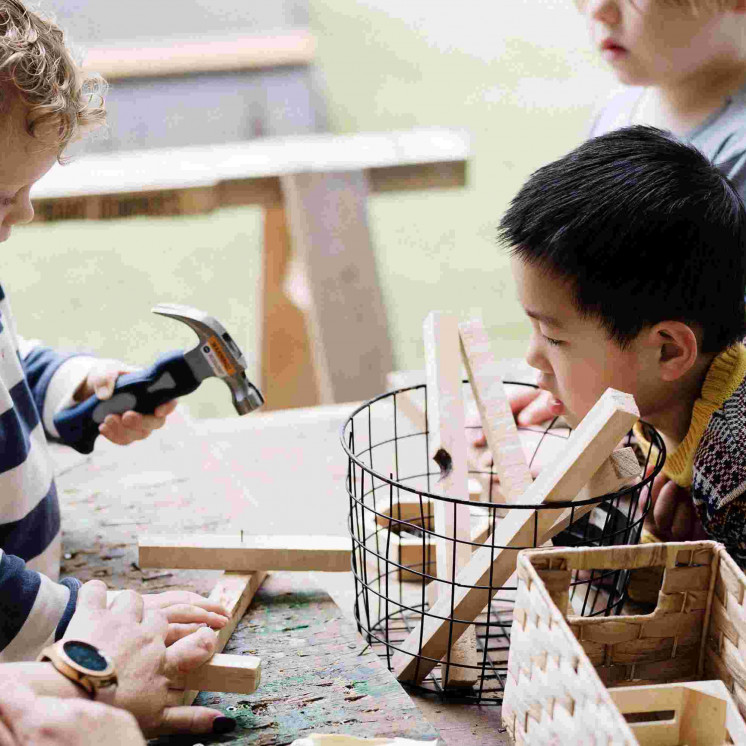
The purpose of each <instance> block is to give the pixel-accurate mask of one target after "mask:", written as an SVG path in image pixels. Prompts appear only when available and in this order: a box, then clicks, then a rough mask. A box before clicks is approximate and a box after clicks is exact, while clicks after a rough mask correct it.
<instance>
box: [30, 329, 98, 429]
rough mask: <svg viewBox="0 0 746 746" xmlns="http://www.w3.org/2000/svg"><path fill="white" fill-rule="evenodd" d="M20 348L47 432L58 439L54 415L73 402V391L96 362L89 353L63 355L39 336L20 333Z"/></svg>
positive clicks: (35, 400) (35, 401)
mask: <svg viewBox="0 0 746 746" xmlns="http://www.w3.org/2000/svg"><path fill="white" fill-rule="evenodd" d="M18 352H19V356H20V358H21V365H22V366H23V371H24V373H25V375H26V380H27V382H28V385H29V388H30V389H31V391H32V394H33V397H34V403H35V404H36V408H37V411H39V412H40V413H41V421H42V425H43V427H44V432H45V433H46V434H47V435H48V436H49V437H50V438H54V439H57V440H59V439H60V434H59V433H58V432H57V428H56V427H55V426H54V417H55V415H56V414H57V413H58V412H59V411H61V410H62V409H66V408H67V407H69V406H71V405H72V404H73V395H74V394H75V392H76V390H77V389H78V387H79V386H80V384H81V383H83V381H84V380H85V378H86V376H87V375H88V373H89V372H90V370H91V367H92V366H93V365H94V363H95V362H96V358H93V357H90V356H88V355H78V354H69V355H63V354H60V353H59V352H56V351H55V350H53V349H51V348H50V347H45V346H44V345H42V344H40V343H39V342H37V341H36V340H33V341H29V340H26V339H24V338H23V337H18Z"/></svg>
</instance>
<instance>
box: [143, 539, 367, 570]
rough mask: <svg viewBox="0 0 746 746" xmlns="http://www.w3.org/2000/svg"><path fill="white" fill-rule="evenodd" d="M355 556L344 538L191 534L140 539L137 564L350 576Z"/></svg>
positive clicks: (191, 568) (188, 568)
mask: <svg viewBox="0 0 746 746" xmlns="http://www.w3.org/2000/svg"><path fill="white" fill-rule="evenodd" d="M351 557H352V545H351V542H350V540H349V538H347V537H345V536H251V535H243V536H242V535H241V534H228V535H220V534H192V535H186V536H183V535H182V536H141V537H140V540H139V559H138V564H139V565H140V567H168V568H174V569H180V570H230V571H233V572H253V571H255V570H288V571H295V572H300V571H307V570H315V571H317V572H349V571H350V566H351Z"/></svg>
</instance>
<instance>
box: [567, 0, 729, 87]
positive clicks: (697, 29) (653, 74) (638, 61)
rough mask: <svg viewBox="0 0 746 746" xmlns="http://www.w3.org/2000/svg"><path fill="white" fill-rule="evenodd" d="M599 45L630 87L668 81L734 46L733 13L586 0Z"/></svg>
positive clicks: (634, 0) (654, 2)
mask: <svg viewBox="0 0 746 746" xmlns="http://www.w3.org/2000/svg"><path fill="white" fill-rule="evenodd" d="M581 9H582V12H583V14H584V15H585V18H586V21H587V23H588V30H589V33H590V37H591V41H592V43H593V46H594V48H595V49H596V50H598V51H599V53H600V54H601V55H602V56H603V58H604V59H605V60H606V62H608V63H609V64H610V65H611V66H612V68H613V70H614V72H615V74H616V76H617V78H619V80H620V81H621V82H622V83H625V84H627V85H646V86H647V85H666V84H671V83H675V82H676V81H677V80H680V79H683V78H687V77H689V76H691V75H692V74H693V73H695V72H697V71H699V70H702V69H703V68H704V67H706V66H708V65H710V64H713V63H715V62H717V60H718V59H720V58H721V56H722V55H727V54H730V53H731V51H732V49H733V43H734V42H733V38H731V37H733V36H734V30H733V29H731V28H730V27H731V26H734V25H735V24H733V19H732V18H731V19H730V21H731V23H730V24H728V23H727V20H728V14H726V13H723V12H715V11H711V10H706V9H702V10H700V11H698V12H697V13H695V12H694V11H693V10H692V8H691V7H690V6H688V5H687V4H679V3H676V2H666V1H665V0H585V2H584V3H583V4H582V5H581Z"/></svg>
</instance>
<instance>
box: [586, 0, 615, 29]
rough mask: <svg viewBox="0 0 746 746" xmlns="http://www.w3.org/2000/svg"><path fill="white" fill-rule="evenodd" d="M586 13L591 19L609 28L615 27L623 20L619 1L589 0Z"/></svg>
mask: <svg viewBox="0 0 746 746" xmlns="http://www.w3.org/2000/svg"><path fill="white" fill-rule="evenodd" d="M585 12H586V15H587V16H588V17H589V18H592V19H593V20H594V21H599V22H600V23H603V24H605V25H607V26H615V25H616V24H618V23H619V20H620V18H621V13H620V11H619V0H588V2H587V3H586V6H585Z"/></svg>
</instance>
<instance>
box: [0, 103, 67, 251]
mask: <svg viewBox="0 0 746 746" xmlns="http://www.w3.org/2000/svg"><path fill="white" fill-rule="evenodd" d="M25 113H26V112H25V109H24V107H22V106H21V105H19V104H17V103H13V104H11V105H10V107H8V108H5V110H4V111H0V243H2V242H3V241H7V240H8V238H9V237H10V232H11V229H12V228H13V226H14V225H17V224H21V223H28V222H30V221H31V220H32V219H33V217H34V208H33V207H32V206H31V198H30V196H29V194H30V191H31V187H32V186H33V185H34V183H35V182H37V181H38V180H39V179H40V178H41V177H42V176H44V174H45V173H47V171H49V169H50V168H52V166H53V165H54V164H55V162H56V161H57V148H56V147H54V148H50V147H49V146H48V145H45V144H44V143H43V142H42V141H41V140H39V139H37V138H34V137H31V136H30V135H28V134H27V133H26V131H25V127H24V122H25Z"/></svg>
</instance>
